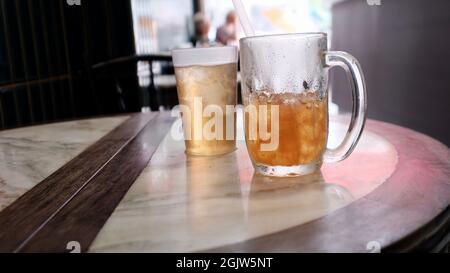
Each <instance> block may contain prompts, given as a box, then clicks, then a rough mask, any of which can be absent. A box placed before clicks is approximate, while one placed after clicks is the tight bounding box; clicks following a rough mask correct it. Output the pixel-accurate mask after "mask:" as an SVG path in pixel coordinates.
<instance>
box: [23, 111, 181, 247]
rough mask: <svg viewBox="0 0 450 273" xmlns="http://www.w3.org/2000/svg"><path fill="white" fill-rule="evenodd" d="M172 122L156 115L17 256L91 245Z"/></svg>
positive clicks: (171, 119)
mask: <svg viewBox="0 0 450 273" xmlns="http://www.w3.org/2000/svg"><path fill="white" fill-rule="evenodd" d="M173 121H174V118H172V117H170V115H169V113H159V114H158V116H157V117H156V118H154V119H152V120H151V121H150V122H149V123H148V124H147V126H146V127H145V128H144V129H143V130H142V131H141V132H140V133H139V135H138V136H136V138H135V139H133V140H132V141H131V142H130V143H129V144H128V145H127V146H126V147H125V148H124V149H122V151H120V152H119V153H118V154H117V156H115V157H114V158H113V159H112V160H111V161H110V162H109V163H108V164H107V165H106V166H105V167H104V168H103V169H102V170H101V171H100V172H99V173H98V174H97V175H96V176H95V177H94V178H93V179H92V181H91V182H90V183H89V184H87V185H86V187H85V188H83V189H82V190H81V191H80V193H78V194H77V195H76V196H75V197H74V198H73V199H72V200H71V201H70V202H69V203H68V204H67V205H66V206H64V207H63V208H62V209H61V210H60V211H59V212H58V213H57V214H56V215H55V216H54V217H53V218H51V219H50V220H49V221H48V223H46V225H44V226H43V227H42V229H40V230H39V231H38V232H37V233H36V234H35V235H34V236H33V237H32V238H30V240H29V241H28V242H27V243H26V244H25V245H24V246H23V247H22V248H21V249H19V251H20V252H67V251H68V250H67V249H66V246H67V243H68V242H70V241H78V242H79V243H80V245H81V250H82V251H86V250H88V249H89V246H90V245H91V243H92V241H93V240H94V239H95V237H96V236H97V234H98V232H99V231H100V229H101V228H102V227H103V225H104V224H105V222H106V220H108V218H109V217H110V215H111V214H112V212H113V211H114V209H115V208H116V206H117V205H118V204H119V202H120V201H121V200H122V198H123V196H124V195H125V194H126V192H127V191H128V189H129V188H130V186H131V185H132V184H133V183H134V181H135V180H136V179H137V177H138V176H139V174H140V173H141V172H142V170H143V169H144V168H145V167H146V166H147V164H148V162H149V161H150V159H151V157H152V155H153V153H154V152H155V150H156V149H157V147H158V146H159V143H160V142H161V140H162V139H163V138H164V136H165V135H166V134H167V132H168V131H169V129H170V126H171V125H172V123H173Z"/></svg>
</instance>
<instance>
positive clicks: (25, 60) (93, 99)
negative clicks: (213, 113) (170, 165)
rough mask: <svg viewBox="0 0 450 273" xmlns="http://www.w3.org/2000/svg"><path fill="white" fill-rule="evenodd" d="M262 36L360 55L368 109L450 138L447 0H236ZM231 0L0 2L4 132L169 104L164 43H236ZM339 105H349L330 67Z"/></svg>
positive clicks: (343, 108) (0, 124)
mask: <svg viewBox="0 0 450 273" xmlns="http://www.w3.org/2000/svg"><path fill="white" fill-rule="evenodd" d="M244 5H245V7H246V9H247V12H248V13H249V16H250V20H251V22H252V23H253V25H254V28H255V30H256V32H257V33H258V34H273V33H295V32H317V31H321V32H327V33H328V34H329V38H330V47H331V49H332V50H343V51H348V52H350V53H351V54H352V55H354V56H355V57H356V58H357V59H359V60H360V62H361V65H362V67H363V69H364V72H365V75H366V80H367V83H368V90H369V118H373V119H377V120H382V121H387V122H392V123H395V124H399V125H402V126H406V127H409V128H412V129H415V130H417V131H420V132H423V133H426V134H428V135H431V136H433V137H435V138H437V139H439V140H440V141H442V142H444V143H445V144H447V145H450V129H449V127H450V126H449V124H450V110H449V108H450V107H449V103H450V66H449V61H450V51H449V50H448V49H449V48H450V36H449V35H448V33H449V31H450V1H448V0H434V1H426V0H265V1H257V0H244ZM232 9H233V6H232V2H231V0H96V1H93V0H91V1H88V0H0V17H1V18H0V29H1V31H0V129H7V128H14V127H18V126H26V125H31V124H40V123H45V122H52V121H60V120H66V119H73V118H80V117H90V116H99V115H111V114H118V113H126V112H137V111H158V110H164V109H165V110H167V109H170V108H171V107H173V106H174V105H176V104H177V103H178V101H177V96H176V86H175V77H174V75H173V66H172V64H171V56H170V50H171V49H173V48H181V47H192V46H218V45H222V44H232V45H233V44H234V45H237V44H238V39H239V38H240V37H242V36H243V33H242V29H241V27H240V25H239V21H238V20H236V17H235V15H234V14H233V13H232V12H231V11H232ZM331 74H332V75H331V82H330V85H331V86H332V87H333V88H332V90H333V92H332V93H333V95H332V100H333V103H334V107H335V108H336V111H337V110H338V111H339V112H340V113H346V112H350V110H351V106H352V105H351V93H350V90H349V86H348V83H347V81H346V78H345V74H344V72H343V71H340V70H332V73H331Z"/></svg>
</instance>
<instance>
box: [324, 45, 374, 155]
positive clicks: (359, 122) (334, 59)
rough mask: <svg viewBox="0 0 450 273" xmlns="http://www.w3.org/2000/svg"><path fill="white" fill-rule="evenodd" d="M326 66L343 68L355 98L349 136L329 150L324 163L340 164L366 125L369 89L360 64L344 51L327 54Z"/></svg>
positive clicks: (351, 150) (350, 151)
mask: <svg viewBox="0 0 450 273" xmlns="http://www.w3.org/2000/svg"><path fill="white" fill-rule="evenodd" d="M325 65H326V66H328V67H330V68H331V67H334V66H340V67H342V68H343V69H344V70H345V72H346V74H347V78H348V80H349V81H350V86H351V89H352V98H353V107H352V108H353V109H352V118H351V121H350V125H349V127H348V131H347V134H346V135H345V137H344V140H343V141H342V143H341V144H339V146H337V147H336V148H334V149H329V148H327V149H326V151H325V154H324V162H339V161H341V160H344V159H346V158H347V157H348V156H349V155H350V154H351V153H352V152H353V149H355V146H356V144H357V143H358V141H359V138H360V137H361V134H362V131H363V129H364V125H365V123H366V113H367V88H366V81H365V79H364V74H363V71H362V69H361V66H360V64H359V62H358V61H357V60H356V58H355V57H353V56H352V55H350V54H348V53H346V52H342V51H327V52H325Z"/></svg>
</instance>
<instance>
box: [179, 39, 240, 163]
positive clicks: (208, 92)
mask: <svg viewBox="0 0 450 273" xmlns="http://www.w3.org/2000/svg"><path fill="white" fill-rule="evenodd" d="M172 54H173V59H174V66H175V76H176V80H177V92H178V100H179V104H180V112H181V115H182V124H183V133H184V139H185V145H186V153H187V154H190V155H205V156H209V155H221V154H226V153H229V152H232V151H234V150H235V149H236V119H235V106H236V96H237V94H236V85H237V80H236V77H237V49H236V48H235V47H218V48H195V49H184V50H183V49H182V50H175V51H173V53H172ZM211 132H212V133H211Z"/></svg>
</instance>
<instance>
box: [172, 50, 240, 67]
mask: <svg viewBox="0 0 450 273" xmlns="http://www.w3.org/2000/svg"><path fill="white" fill-rule="evenodd" d="M172 61H173V66H174V67H186V66H195V65H201V66H213V65H220V64H229V63H237V61H238V49H237V47H236V46H216V47H195V48H180V49H173V50H172Z"/></svg>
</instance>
